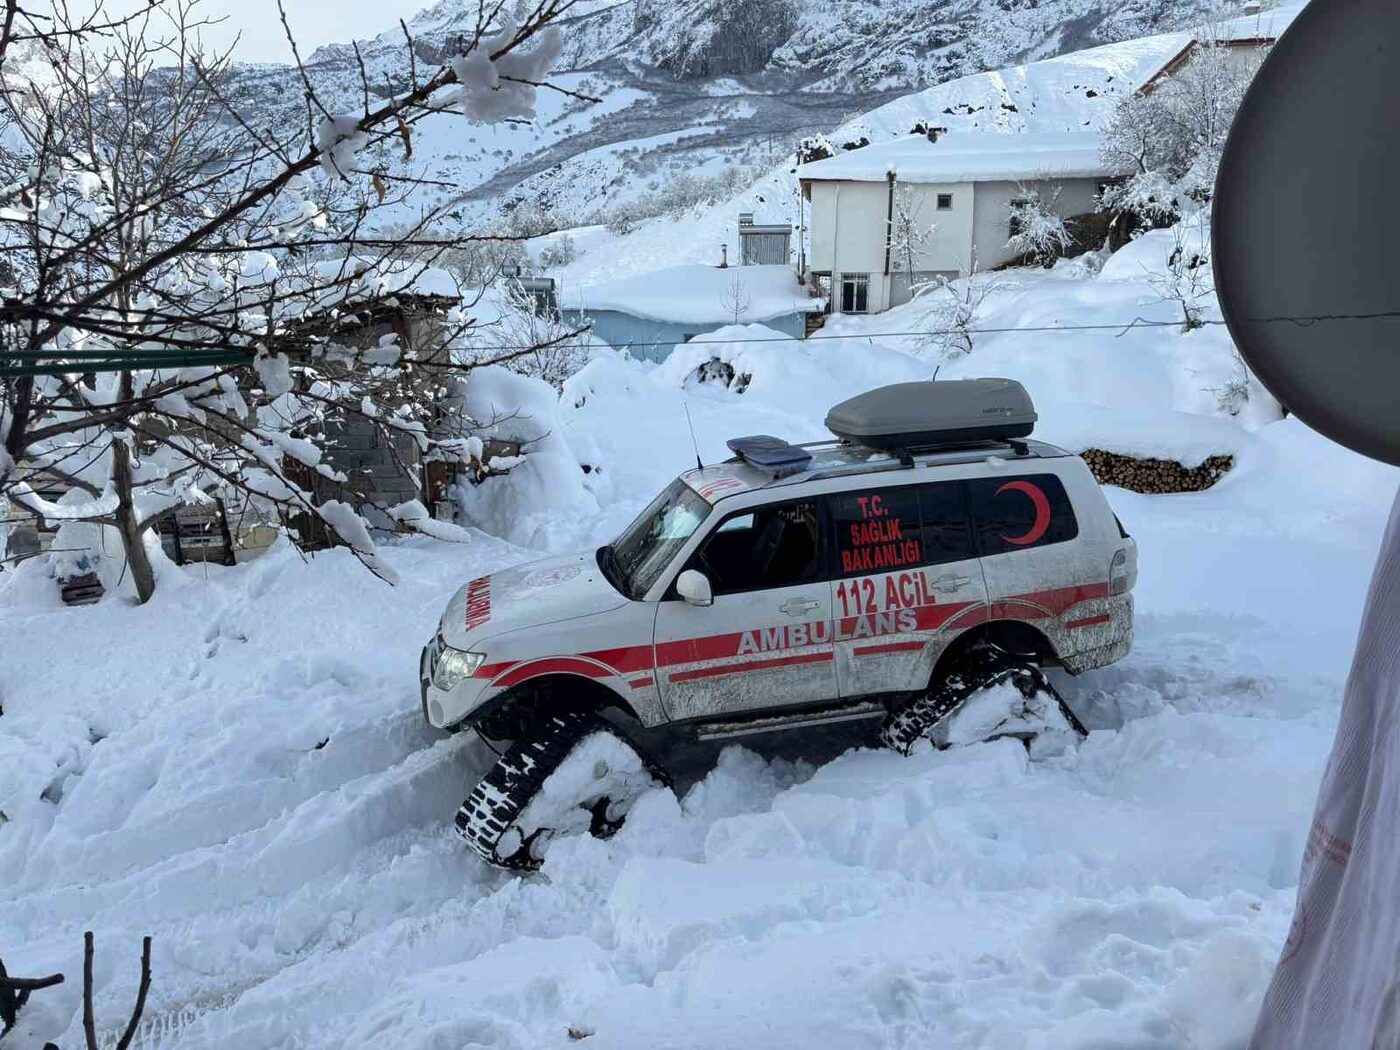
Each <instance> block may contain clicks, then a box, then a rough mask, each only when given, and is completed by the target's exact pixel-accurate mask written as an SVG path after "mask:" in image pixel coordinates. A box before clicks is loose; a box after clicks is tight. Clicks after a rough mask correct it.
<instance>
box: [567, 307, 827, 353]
mask: <svg viewBox="0 0 1400 1050" xmlns="http://www.w3.org/2000/svg"><path fill="white" fill-rule="evenodd" d="M805 317H806V315H805V314H799V313H792V314H784V315H783V316H781V317H775V318H772V319H771V320H767V321H762V322H759V323H761V324H764V325H767V326H768V327H769V328H774V329H777V330H778V331H779V332H783V333H784V334H786V335H790V336H792V337H793V338H795V339H802V338H804V336H805ZM560 318H561V320H563V321H564V322H565V323H566V324H570V325H574V324H588V323H590V322H591V323H592V325H593V335H594V336H596V337H597V338H599V339H601V340H602V341H603V342H605V343H607V344H608V345H609V346H611V347H615V348H616V349H618V350H623V349H625V350H628V351H629V352H630V353H631V354H632V356H633V357H637V358H641V359H643V360H646V361H664V360H666V358H667V357H669V356H670V354H671V351H672V349H674V348H675V346H676V344H678V343H684V342H686V341H687V340H688V339H691V338H693V337H695V336H697V335H700V334H701V333H702V332H713V331H715V330H716V329H718V328H723V327H724V326H725V324H727V323H728V322H725V321H715V322H713V323H694V324H681V323H679V322H676V321H652V320H648V319H647V318H644V317H634V316H633V315H631V314H626V313H622V312H621V311H620V310H588V311H582V310H563V311H561V312H560Z"/></svg>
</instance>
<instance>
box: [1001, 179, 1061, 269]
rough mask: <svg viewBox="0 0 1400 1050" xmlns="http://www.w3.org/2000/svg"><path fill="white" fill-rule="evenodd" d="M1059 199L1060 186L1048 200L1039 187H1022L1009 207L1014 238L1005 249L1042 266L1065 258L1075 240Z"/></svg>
mask: <svg viewBox="0 0 1400 1050" xmlns="http://www.w3.org/2000/svg"><path fill="white" fill-rule="evenodd" d="M1059 198H1060V189H1059V187H1056V188H1055V189H1054V190H1052V191H1051V192H1050V198H1049V200H1047V199H1046V198H1045V196H1044V194H1043V193H1042V191H1041V190H1040V188H1039V187H1038V186H1021V187H1019V188H1018V190H1017V194H1016V196H1015V197H1014V198H1012V201H1011V205H1010V208H1009V211H1010V216H1009V217H1010V229H1011V237H1010V238H1009V239H1008V240H1007V242H1006V247H1007V248H1009V249H1010V250H1011V251H1013V252H1015V253H1016V254H1017V255H1020V256H1022V257H1024V258H1028V259H1030V260H1031V261H1032V262H1036V263H1039V264H1040V265H1042V266H1048V265H1049V264H1050V263H1051V262H1052V261H1054V260H1055V259H1058V258H1059V257H1060V256H1062V255H1064V253H1065V252H1066V251H1068V250H1069V248H1070V246H1071V245H1072V244H1074V237H1073V236H1071V235H1070V232H1069V229H1068V227H1066V226H1065V220H1064V219H1063V218H1062V217H1061V216H1060V214H1059V212H1058V210H1057V207H1056V205H1057V203H1058V201H1059Z"/></svg>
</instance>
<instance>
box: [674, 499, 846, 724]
mask: <svg viewBox="0 0 1400 1050" xmlns="http://www.w3.org/2000/svg"><path fill="white" fill-rule="evenodd" d="M820 511H821V508H820V505H819V503H818V500H817V499H816V498H815V497H813V498H810V499H798V500H790V501H786V502H783V503H776V504H770V505H766V506H761V507H749V508H746V509H742V510H736V511H734V512H733V513H731V514H729V515H728V516H726V517H725V518H723V519H722V520H721V521H720V522H719V523H718V524H717V526H716V527H715V528H714V529H713V530H712V531H711V532H710V533H709V534H708V535H707V536H706V537H705V539H704V540H702V541H701V543H700V545H699V546H698V547H697V549H696V551H695V553H694V554H693V555H692V556H691V557H690V558H689V559H688V560H687V562H686V564H685V565H684V566H683V570H684V569H694V570H696V571H697V572H700V573H702V574H703V575H704V576H705V577H706V579H708V580H709V582H710V587H711V590H712V592H713V598H714V600H713V603H712V604H710V605H708V606H696V605H690V604H688V603H686V602H685V601H683V600H681V599H680V598H679V597H678V596H677V595H676V592H675V582H674V580H673V581H672V583H671V586H670V589H669V590H668V592H667V595H666V597H665V598H664V599H663V600H662V601H661V603H660V608H659V609H658V611H657V617H656V680H657V683H658V684H659V685H660V688H661V699H662V703H663V704H664V705H665V707H666V711H667V713H668V714H669V715H670V717H671V718H672V719H687V718H706V717H712V716H716V715H725V714H731V713H737V712H744V711H753V710H760V709H763V708H771V707H781V706H786V705H792V704H804V703H814V702H818V701H822V700H829V699H832V698H834V697H835V696H836V695H837V692H836V672H835V670H834V668H833V651H832V622H831V583H830V580H829V578H828V574H827V573H826V572H825V567H824V559H823V557H822V555H823V551H824V544H825V535H824V529H823V526H822V522H821V513H820ZM683 570H682V571H683Z"/></svg>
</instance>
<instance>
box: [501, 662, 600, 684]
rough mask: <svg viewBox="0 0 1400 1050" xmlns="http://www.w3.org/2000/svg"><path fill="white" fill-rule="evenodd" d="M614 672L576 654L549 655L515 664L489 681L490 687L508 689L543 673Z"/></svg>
mask: <svg viewBox="0 0 1400 1050" xmlns="http://www.w3.org/2000/svg"><path fill="white" fill-rule="evenodd" d="M614 673H615V672H614V671H613V670H612V668H610V667H604V666H603V665H602V664H599V663H594V662H593V661H592V660H585V659H583V658H582V657H578V656H551V657H546V658H545V659H543V660H530V661H528V662H527V663H521V664H516V665H515V666H514V667H512V668H511V669H510V670H509V671H507V672H506V673H505V674H503V675H501V677H500V678H497V679H496V680H495V681H493V682H492V683H491V686H492V688H496V689H509V688H510V687H511V686H513V685H519V684H520V683H521V682H524V681H528V680H529V679H531V678H538V677H539V676H540V675H545V674H576V675H582V676H583V677H584V678H607V677H608V676H610V675H612V674H614Z"/></svg>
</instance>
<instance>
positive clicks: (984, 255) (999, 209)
mask: <svg viewBox="0 0 1400 1050" xmlns="http://www.w3.org/2000/svg"><path fill="white" fill-rule="evenodd" d="M1101 181H1102V180H1100V179H1053V180H1037V181H1031V182H979V183H978V184H977V194H976V201H975V210H974V216H973V221H972V231H971V238H972V244H971V252H970V254H971V255H975V257H976V260H977V268H978V269H979V270H990V269H992V268H993V267H996V266H1000V265H1002V264H1003V263H1008V262H1011V261H1012V260H1013V259H1015V258H1016V253H1015V252H1013V251H1011V250H1010V249H1009V248H1007V247H1006V242H1007V241H1008V240H1009V239H1010V238H1011V202H1012V200H1014V199H1015V198H1017V197H1022V196H1025V194H1026V191H1027V190H1035V191H1038V192H1039V193H1040V199H1041V200H1042V201H1043V202H1044V203H1046V204H1047V205H1048V204H1049V203H1050V202H1051V201H1055V211H1056V212H1057V213H1058V214H1059V215H1061V216H1064V217H1066V218H1068V217H1069V216H1071V215H1083V214H1085V213H1086V212H1091V211H1093V210H1094V208H1095V207H1096V206H1097V203H1098V193H1099V183H1100V182H1101ZM1057 192H1058V194H1059V195H1058V197H1057V196H1056V193H1057ZM965 272H967V271H964V273H965Z"/></svg>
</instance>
